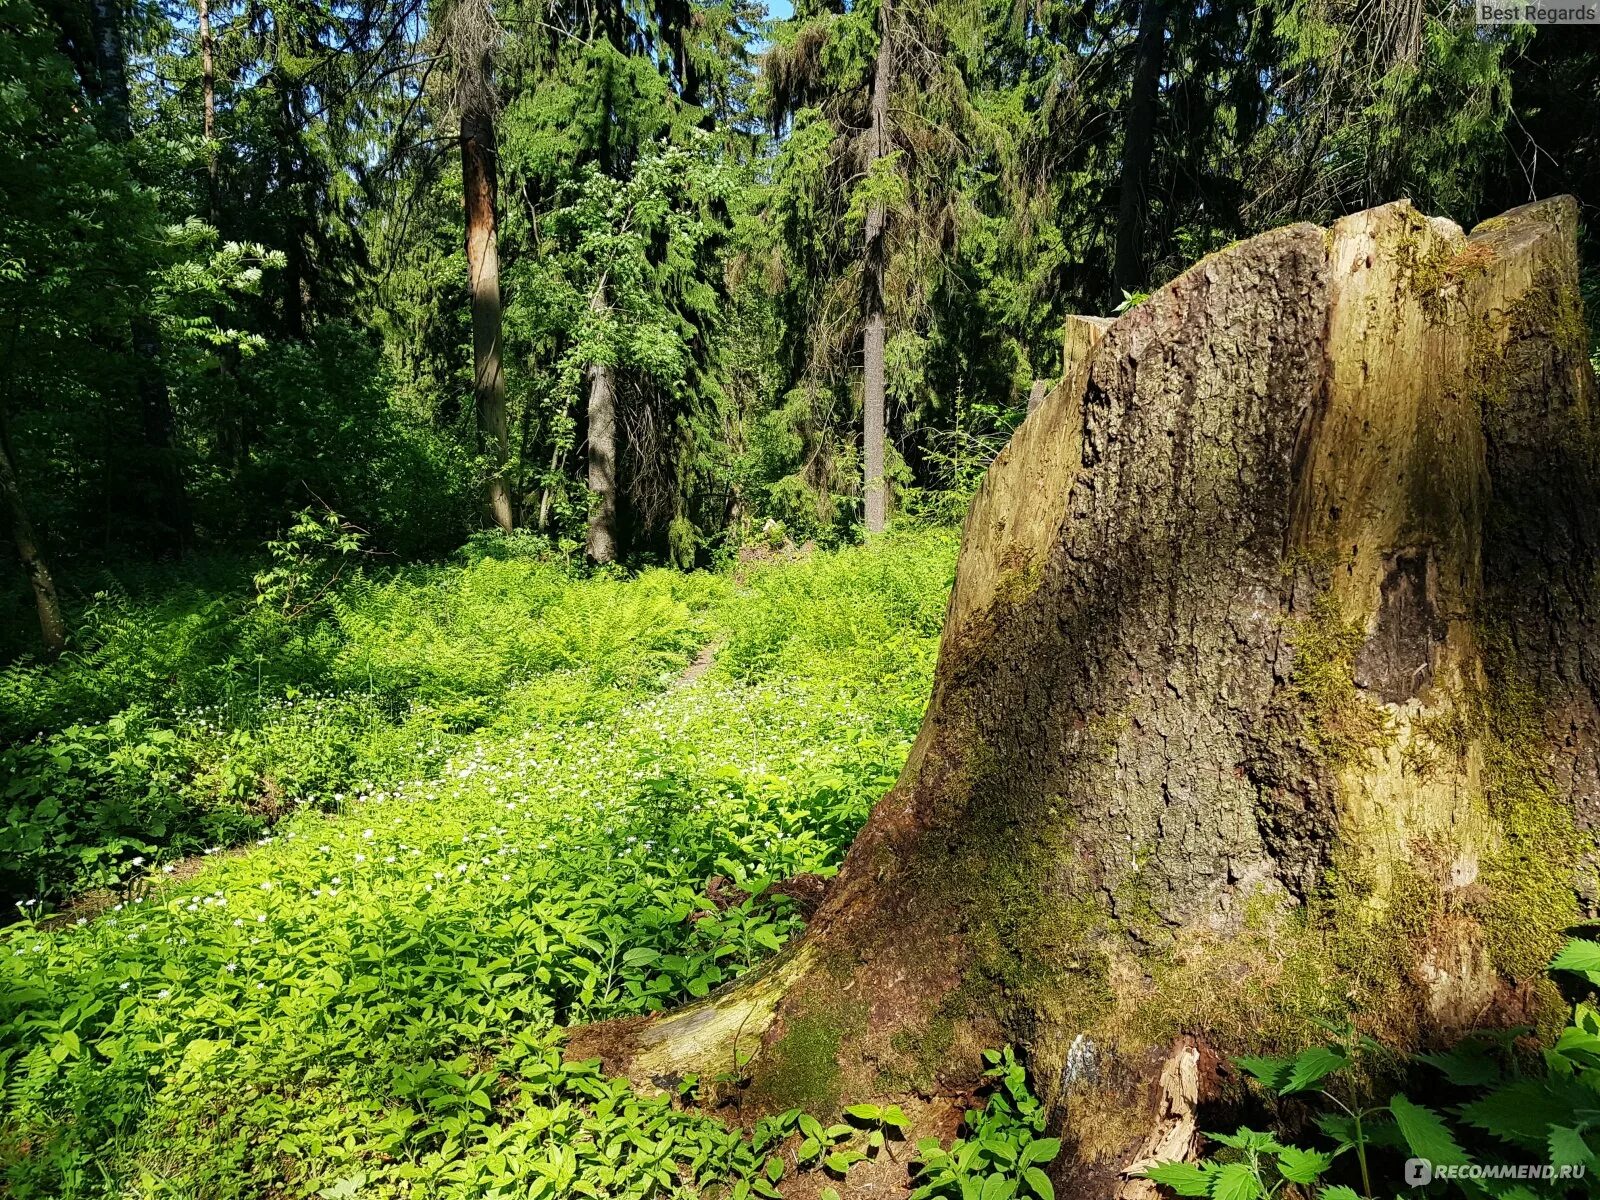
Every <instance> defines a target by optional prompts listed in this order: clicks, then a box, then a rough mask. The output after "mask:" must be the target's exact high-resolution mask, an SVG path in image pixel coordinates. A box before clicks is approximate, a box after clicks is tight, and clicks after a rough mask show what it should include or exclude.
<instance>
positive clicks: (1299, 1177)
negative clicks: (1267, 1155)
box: [1278, 1146, 1333, 1183]
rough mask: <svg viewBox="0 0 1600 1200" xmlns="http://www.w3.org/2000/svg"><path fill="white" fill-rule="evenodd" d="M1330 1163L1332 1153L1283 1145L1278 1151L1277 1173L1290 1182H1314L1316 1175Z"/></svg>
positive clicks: (1331, 1163)
mask: <svg viewBox="0 0 1600 1200" xmlns="http://www.w3.org/2000/svg"><path fill="white" fill-rule="evenodd" d="M1332 1165H1333V1155H1331V1154H1324V1153H1322V1152H1321V1151H1320V1150H1302V1149H1301V1148H1300V1147H1299V1146H1285V1147H1284V1148H1283V1149H1282V1150H1280V1151H1278V1174H1280V1175H1282V1176H1283V1177H1284V1178H1285V1179H1287V1180H1288V1181H1289V1182H1290V1183H1315V1182H1316V1181H1317V1177H1318V1176H1320V1175H1321V1174H1322V1173H1323V1172H1324V1171H1326V1170H1327V1169H1328V1168H1329V1167H1331V1166H1332Z"/></svg>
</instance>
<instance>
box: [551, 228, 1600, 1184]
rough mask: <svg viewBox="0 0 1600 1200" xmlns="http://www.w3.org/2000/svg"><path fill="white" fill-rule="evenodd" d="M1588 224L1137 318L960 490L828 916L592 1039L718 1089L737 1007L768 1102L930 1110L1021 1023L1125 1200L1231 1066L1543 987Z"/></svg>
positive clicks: (1203, 281)
mask: <svg viewBox="0 0 1600 1200" xmlns="http://www.w3.org/2000/svg"><path fill="white" fill-rule="evenodd" d="M1576 221H1577V206H1576V204H1575V203H1574V202H1573V201H1572V200H1571V199H1570V198H1562V199H1558V200H1553V201H1546V202H1543V203H1540V204H1536V205H1530V206H1528V207H1525V208H1522V209H1518V210H1516V211H1514V212H1511V213H1508V214H1507V215H1506V216H1504V217H1501V218H1498V219H1497V220H1494V221H1490V222H1486V223H1485V224H1484V225H1482V226H1480V227H1479V228H1478V229H1477V230H1475V231H1474V232H1473V234H1472V235H1471V236H1470V237H1466V236H1464V235H1463V234H1462V233H1461V231H1460V230H1459V229H1457V228H1456V227H1455V226H1454V225H1451V224H1450V223H1449V222H1446V221H1430V220H1427V219H1425V218H1423V217H1421V216H1419V215H1418V214H1417V213H1416V212H1415V211H1414V210H1413V209H1412V208H1411V207H1410V205H1409V204H1407V203H1404V202H1402V203H1399V204H1392V205H1388V206H1386V207H1383V208H1378V209H1373V210H1371V211H1368V212H1364V213H1359V214H1357V215H1355V216H1352V217H1348V218H1346V219H1344V220H1342V221H1340V222H1338V223H1337V224H1335V225H1334V226H1333V228H1332V229H1331V230H1324V229H1320V228H1317V227H1315V226H1312V225H1296V226H1292V227H1289V228H1286V229H1280V230H1277V231H1275V232H1273V233H1269V234H1266V235H1264V236H1261V237H1258V238H1255V239H1253V240H1251V241H1248V242H1245V243H1242V244H1240V245H1238V246H1235V247H1232V248H1230V249H1228V250H1225V251H1223V252H1221V253H1220V254H1217V255H1213V256H1212V257H1210V258H1208V259H1206V260H1205V261H1203V262H1201V263H1200V264H1199V265H1197V266H1195V267H1194V268H1193V269H1191V270H1190V271H1188V272H1187V273H1186V274H1184V275H1183V276H1181V277H1180V278H1178V279H1177V280H1175V281H1174V282H1173V283H1171V284H1169V285H1168V286H1166V287H1164V288H1162V289H1161V290H1160V291H1159V292H1157V293H1156V294H1155V295H1154V296H1153V297H1151V299H1150V300H1148V301H1147V302H1146V303H1144V304H1142V305H1140V306H1139V307H1137V308H1135V309H1134V310H1132V311H1131V312H1129V313H1128V314H1127V315H1125V316H1124V317H1122V318H1121V319H1120V320H1118V321H1117V322H1116V323H1115V324H1113V325H1112V326H1111V328H1110V329H1109V330H1108V331H1107V332H1106V334H1105V336H1104V338H1103V339H1102V340H1101V341H1100V343H1099V345H1098V346H1096V347H1095V348H1094V349H1093V351H1092V352H1091V353H1090V355H1089V357H1088V361H1087V362H1086V363H1085V364H1084V365H1083V366H1082V367H1081V368H1080V369H1079V370H1078V371H1077V372H1075V373H1074V380H1073V381H1072V386H1068V387H1064V388H1062V389H1058V390H1057V391H1056V392H1055V393H1053V394H1052V396H1051V397H1050V398H1049V399H1048V400H1047V401H1046V402H1045V403H1044V404H1043V405H1041V407H1040V408H1039V409H1038V410H1037V411H1036V412H1034V413H1033V414H1032V415H1031V416H1030V417H1029V418H1028V419H1027V420H1026V421H1025V422H1024V423H1023V425H1022V427H1021V428H1020V429H1019V430H1018V432H1017V434H1016V436H1015V437H1014V438H1013V440H1012V443H1011V445H1010V446H1009V447H1008V448H1007V449H1006V450H1005V451H1004V452H1003V453H1002V454H1001V455H1000V456H999V458H998V459H997V460H996V462H995V464H994V466H993V467H992V468H991V470H990V472H989V475H988V477H987V478H986V480H985V482H984V484H983V487H982V488H981V489H980V491H979V494H978V496H977V498H976V500H975V501H974V504H973V507H972V510H971V514H970V516H969V518H968V521H967V527H966V531H965V536H964V539H963V544H962V550H961V557H960V563H959V566H958V571H957V578H956V585H955V591H954V593H953V595H952V597H951V601H950V608H949V615H948V619H947V622H946V626H945V630H944V637H943V642H942V645H941V649H940V657H939V665H938V670H937V674H936V678H935V683H934V689H933V696H932V699H931V701H930V703H929V707H928V712H927V716H926V718H925V720H924V723H923V727H922V731H921V734H920V736H919V737H918V740H917V743H916V746H915V748H914V749H913V751H912V753H911V756H910V760H909V762H908V763H907V764H906V767H905V770H904V772H903V773H902V775H901V778H900V781H899V782H898V783H897V784H896V786H895V787H894V789H893V790H892V791H890V793H889V794H888V795H887V796H885V797H884V799H883V800H882V801H881V802H880V803H879V804H878V806H877V808H876V809H875V811H874V812H873V814H872V816H871V818H870V820H869V821H868V823H867V825H866V827H865V828H864V829H863V830H862V832H861V834H860V836H859V837H858V838H857V839H856V842H855V844H854V845H853V846H852V848H851V850H850V853H849V856H848V858H847V859H846V862H845V864H844V866H843V868H842V870H841V871H840V873H839V877H838V879H837V880H836V881H835V884H834V886H833V888H832V890H831V891H830V893H829V895H828V898H827V900H826V902H825V903H824V905H823V907H822V908H821V909H820V910H819V912H818V913H817V915H816V917H815V918H814V919H813V921H812V923H811V925H810V927H809V928H808V929H807V931H806V934H805V936H804V937H803V938H802V939H801V940H800V942H799V943H798V945H797V946H795V947H793V948H792V949H791V950H790V951H788V952H787V953H786V954H785V955H783V956H782V957H781V958H780V959H779V960H777V961H776V962H775V963H774V964H772V965H771V966H770V967H769V968H767V969H766V970H765V971H763V972H762V973H760V974H759V976H758V977H756V978H754V979H752V980H750V981H748V982H745V983H742V984H741V985H739V986H736V987H734V988H732V989H731V990H729V991H728V992H726V993H725V994H723V995H720V996H717V997H713V998H712V999H710V1000H708V1001H704V1002H702V1003H700V1004H698V1005H695V1006H692V1007H690V1008H688V1009H685V1010H681V1011H679V1012H677V1013H673V1014H669V1015H667V1016H665V1017H662V1018H658V1019H655V1020H653V1021H648V1022H639V1023H633V1024H628V1023H621V1024H617V1025H607V1026H598V1027H595V1028H594V1029H591V1030H585V1031H578V1032H577V1033H576V1035H575V1037H574V1050H575V1052H577V1053H580V1054H584V1053H596V1052H598V1053H601V1054H602V1055H603V1056H605V1057H606V1058H607V1059H608V1065H610V1066H612V1067H614V1068H617V1069H620V1070H623V1071H625V1072H627V1073H629V1074H630V1075H631V1076H632V1077H634V1078H635V1079H636V1080H639V1081H640V1082H648V1081H649V1080H651V1079H657V1078H660V1077H662V1076H670V1075H672V1074H673V1073H675V1072H677V1071H680V1070H684V1069H698V1070H700V1071H702V1072H703V1073H704V1074H705V1075H706V1076H707V1077H710V1076H713V1075H715V1074H716V1073H717V1072H726V1071H727V1070H728V1064H729V1063H731V1062H732V1060H733V1042H734V1040H735V1039H736V1038H737V1039H738V1042H739V1045H740V1048H741V1049H742V1050H744V1051H748V1052H749V1053H751V1054H752V1055H753V1058H752V1059H751V1063H750V1066H749V1069H748V1070H749V1075H750V1083H749V1085H748V1087H747V1088H746V1089H745V1090H744V1091H743V1093H742V1097H741V1103H742V1108H741V1111H742V1112H743V1114H744V1115H745V1116H747V1117H748V1116H749V1115H750V1114H751V1113H758V1112H762V1111H769V1110H773V1109H782V1108H785V1107H788V1106H790V1105H803V1106H805V1107H807V1108H811V1109H813V1110H817V1111H821V1110H831V1109H834V1108H836V1107H837V1106H838V1105H839V1104H840V1103H841V1102H844V1103H850V1102H855V1101H865V1100H870V1099H874V1098H880V1099H881V1098H885V1097H893V1098H895V1099H897V1100H900V1101H902V1102H903V1103H905V1104H906V1105H907V1106H908V1107H907V1111H908V1113H909V1114H910V1115H911V1116H912V1119H913V1122H914V1123H915V1124H917V1125H920V1126H923V1127H925V1128H930V1129H932V1128H937V1127H938V1126H939V1123H940V1122H941V1121H944V1120H948V1118H949V1113H948V1111H947V1110H948V1108H949V1107H950V1105H951V1103H952V1101H951V1099H950V1098H952V1097H956V1098H959V1097H961V1096H962V1095H963V1089H964V1088H966V1087H968V1086H970V1084H971V1083H972V1080H973V1078H974V1074H975V1072H976V1069H977V1062H976V1056H977V1052H978V1050H979V1049H980V1048H981V1047H983V1046H992V1045H997V1044H1000V1043H1002V1042H1012V1043H1018V1044H1020V1045H1022V1046H1024V1047H1025V1048H1026V1049H1027V1052H1028V1054H1029V1057H1030V1063H1031V1067H1032V1070H1033V1072H1034V1076H1035V1082H1036V1085H1037V1087H1038V1088H1039V1090H1040V1092H1041V1094H1042V1095H1043V1096H1044V1097H1045V1099H1046V1100H1047V1102H1048V1103H1049V1104H1050V1105H1051V1106H1052V1109H1053V1111H1054V1113H1055V1114H1056V1117H1057V1120H1058V1121H1059V1123H1060V1126H1061V1130H1062V1136H1063V1138H1064V1139H1065V1143H1066V1146H1067V1152H1066V1153H1065V1154H1064V1155H1063V1157H1062V1158H1061V1160H1059V1164H1058V1166H1059V1178H1058V1180H1057V1183H1058V1188H1059V1189H1060V1194H1065V1195H1070V1196H1084V1197H1091V1196H1092V1197H1095V1198H1097V1200H1104V1198H1105V1197H1109V1196H1117V1195H1130V1196H1131V1195H1136V1194H1140V1192H1139V1190H1138V1189H1140V1188H1142V1187H1145V1186H1146V1185H1144V1184H1143V1183H1142V1181H1133V1180H1129V1179H1128V1178H1127V1176H1126V1172H1127V1170H1128V1168H1129V1167H1130V1166H1131V1165H1132V1163H1133V1162H1134V1161H1136V1160H1137V1159H1138V1158H1139V1157H1140V1156H1141V1155H1142V1154H1146V1153H1149V1152H1150V1151H1151V1149H1152V1148H1153V1147H1156V1146H1158V1145H1168V1146H1170V1145H1172V1144H1173V1143H1174V1142H1181V1141H1183V1139H1184V1137H1185V1136H1186V1132H1185V1131H1186V1130H1187V1131H1188V1132H1189V1133H1192V1129H1193V1125H1192V1123H1189V1124H1186V1123H1185V1122H1186V1120H1187V1121H1190V1122H1192V1117H1191V1118H1183V1117H1181V1116H1179V1117H1176V1118H1175V1117H1174V1114H1175V1113H1180V1114H1181V1113H1182V1112H1185V1111H1191V1110H1192V1107H1193V1099H1192V1098H1186V1097H1188V1096H1189V1093H1191V1092H1193V1093H1195V1095H1196V1096H1197V1097H1198V1098H1199V1099H1201V1100H1203V1099H1204V1098H1205V1095H1206V1091H1207V1087H1208V1085H1210V1084H1212V1083H1213V1082H1214V1077H1213V1074H1212V1073H1211V1072H1210V1071H1208V1069H1207V1065H1208V1064H1214V1063H1215V1062H1216V1056H1217V1055H1218V1054H1226V1053H1230V1052H1238V1051H1245V1050H1258V1051H1259V1050H1273V1049H1282V1048H1289V1047H1298V1046H1303V1045H1305V1044H1308V1043H1310V1042H1312V1041H1314V1040H1316V1039H1318V1038H1319V1037H1320V1036H1321V1026H1320V1025H1319V1022H1321V1021H1325V1020H1335V1021H1342V1020H1344V1019H1346V1018H1353V1019H1354V1020H1355V1021H1356V1022H1357V1023H1358V1024H1359V1026H1360V1027H1361V1028H1362V1029H1364V1030H1365V1031H1367V1032H1369V1033H1371V1034H1373V1035H1374V1036H1376V1037H1378V1038H1380V1039H1382V1040H1385V1041H1387V1042H1389V1043H1391V1044H1394V1045H1397V1046H1414V1045H1417V1044H1419V1043H1424V1042H1428V1041H1432V1040H1435V1039H1444V1038H1448V1037H1449V1036H1451V1035H1452V1034H1453V1033H1455V1032H1458V1031H1460V1030H1461V1029H1463V1028H1464V1027H1466V1026H1468V1025H1477V1024H1492V1023H1522V1022H1525V1021H1527V1022H1531V1021H1535V1020H1537V1019H1539V1018H1540V1017H1542V1016H1548V1015H1550V1014H1551V1013H1553V1012H1559V1011H1560V999H1559V997H1558V996H1556V995H1555V994H1554V992H1553V989H1552V988H1551V987H1550V985H1549V984H1548V983H1547V982H1546V981H1545V977H1544V975H1543V967H1544V965H1545V963H1546V962H1547V961H1548V958H1549V956H1550V954H1551V953H1552V952H1553V951H1554V949H1555V948H1556V947H1557V945H1558V944H1559V942H1560V940H1561V937H1562V929H1563V927H1564V926H1567V925H1569V924H1571V923H1572V922H1574V921H1575V920H1577V919H1578V917H1579V915H1580V913H1581V912H1584V911H1588V912H1593V911H1594V902H1595V892H1594V888H1593V874H1592V864H1590V863H1588V862H1585V861H1581V860H1580V858H1579V857H1578V856H1577V853H1576V851H1575V850H1574V847H1575V846H1579V845H1581V844H1583V839H1582V837H1581V836H1580V834H1581V833H1582V831H1588V830H1592V829H1593V828H1594V827H1595V825H1596V824H1597V818H1600V704H1597V694H1596V687H1597V685H1600V673H1597V668H1596V665H1595V664H1596V662H1597V661H1600V660H1597V658H1596V652H1597V651H1600V636H1597V630H1596V628H1595V619H1596V618H1595V614H1596V612H1597V611H1600V609H1597V606H1596V601H1597V599H1600V597H1597V596H1595V595H1594V589H1595V579H1596V566H1597V562H1600V558H1597V554H1600V527H1597V524H1596V522H1597V519H1600V486H1597V482H1596V477H1597V469H1596V462H1597V457H1596V453H1595V452H1596V449H1597V448H1600V441H1597V437H1596V435H1597V430H1596V417H1595V411H1594V410H1595V399H1596V388H1595V381H1594V377H1593V374H1592V372H1591V371H1590V368H1589V365H1588V362H1587V359H1586V356H1585V335H1584V326H1583V321H1582V315H1581V310H1580V303H1579V299H1578V292H1577V260H1576V245H1575V231H1576ZM946 1128H948V1126H946ZM858 1169H859V1168H858ZM895 1170H902V1171H903V1168H896V1167H894V1166H893V1165H892V1164H889V1165H885V1166H880V1167H875V1168H873V1169H872V1170H869V1171H867V1172H866V1173H865V1174H863V1175H862V1176H861V1177H860V1178H861V1181H862V1183H863V1184H867V1183H871V1184H875V1185H879V1186H882V1185H883V1184H885V1183H886V1182H889V1181H886V1180H885V1179H884V1178H883V1177H882V1176H881V1175H878V1176H874V1174H873V1171H891V1172H892V1171H895ZM900 1179H901V1181H902V1182H903V1175H902V1176H900ZM857 1186H858V1185H857V1176H856V1174H855V1173H854V1172H852V1174H851V1176H850V1190H854V1189H855V1188H856V1187H857Z"/></svg>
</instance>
